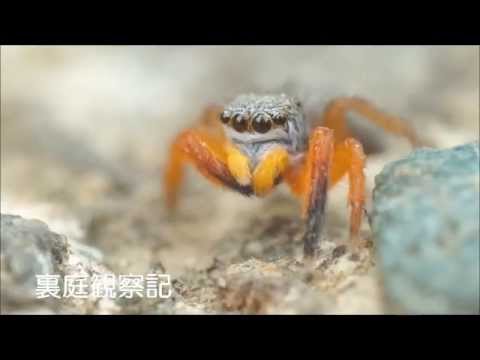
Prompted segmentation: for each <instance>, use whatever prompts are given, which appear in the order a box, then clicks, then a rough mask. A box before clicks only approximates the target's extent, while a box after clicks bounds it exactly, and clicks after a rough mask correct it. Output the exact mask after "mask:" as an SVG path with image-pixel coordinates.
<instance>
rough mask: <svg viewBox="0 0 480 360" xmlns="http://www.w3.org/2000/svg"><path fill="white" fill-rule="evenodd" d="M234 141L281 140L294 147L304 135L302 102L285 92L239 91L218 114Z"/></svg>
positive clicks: (246, 142)
mask: <svg viewBox="0 0 480 360" xmlns="http://www.w3.org/2000/svg"><path fill="white" fill-rule="evenodd" d="M220 121H221V122H222V123H223V124H224V128H225V132H226V134H227V136H228V137H229V138H230V139H231V140H232V141H233V142H235V143H239V144H252V143H266V142H269V143H272V142H278V143H284V144H290V145H293V146H294V147H297V143H298V142H299V141H300V140H301V139H300V138H301V137H302V136H303V135H304V132H305V131H304V128H305V125H304V115H303V109H302V104H301V103H300V102H299V101H298V100H297V99H296V98H293V97H289V96H287V95H284V94H281V95H255V94H248V95H240V96H238V97H236V98H235V99H234V100H233V101H232V102H230V103H229V104H227V105H226V106H225V108H224V111H223V112H222V113H221V114H220Z"/></svg>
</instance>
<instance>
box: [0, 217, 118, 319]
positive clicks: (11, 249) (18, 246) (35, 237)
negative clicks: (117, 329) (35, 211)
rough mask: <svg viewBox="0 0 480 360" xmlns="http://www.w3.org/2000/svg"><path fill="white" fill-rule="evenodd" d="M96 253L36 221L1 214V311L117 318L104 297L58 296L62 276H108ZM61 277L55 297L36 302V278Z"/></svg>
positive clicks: (62, 287)
mask: <svg viewBox="0 0 480 360" xmlns="http://www.w3.org/2000/svg"><path fill="white" fill-rule="evenodd" d="M101 259H102V254H101V252H100V251H99V250H97V249H95V248H92V247H89V246H85V245H83V244H79V243H76V242H72V241H70V240H69V239H67V237H65V236H64V235H60V234H56V233H54V232H52V231H50V230H49V228H48V226H47V225H46V224H45V223H43V222H41V221H39V220H30V219H24V218H22V217H20V216H16V215H6V214H1V260H2V261H1V265H2V267H1V279H2V281H1V290H2V292H1V301H2V311H5V312H8V313H18V312H22V310H25V308H29V309H30V310H29V311H30V312H37V313H51V312H53V313H81V314H85V313H97V314H98V313H116V312H118V311H119V307H118V306H117V305H116V304H115V303H114V302H113V301H112V300H111V299H108V298H95V297H93V296H89V297H88V298H75V297H65V298H64V297H62V294H63V293H64V282H63V280H64V279H65V276H71V277H76V276H81V275H83V276H92V275H94V274H97V275H101V274H110V272H109V271H108V269H107V268H105V267H104V266H103V265H101V264H100V263H99V261H101ZM42 275H59V281H58V283H57V284H56V285H55V287H56V286H58V288H59V290H58V294H57V296H58V297H53V296H48V297H38V293H37V290H38V282H37V276H42Z"/></svg>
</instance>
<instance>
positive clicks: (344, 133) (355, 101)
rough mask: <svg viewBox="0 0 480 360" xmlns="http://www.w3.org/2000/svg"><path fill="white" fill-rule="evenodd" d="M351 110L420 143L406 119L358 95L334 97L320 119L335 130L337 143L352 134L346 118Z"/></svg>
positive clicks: (322, 123)
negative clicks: (383, 109) (382, 109)
mask: <svg viewBox="0 0 480 360" xmlns="http://www.w3.org/2000/svg"><path fill="white" fill-rule="evenodd" d="M350 111H353V112H356V113H358V114H360V115H361V116H363V117H364V118H365V119H366V120H369V121H371V122H373V123H374V124H376V125H377V126H379V127H381V128H383V129H384V130H385V131H387V132H390V133H392V134H395V135H399V136H403V137H405V138H407V139H408V141H409V142H410V143H411V144H412V145H413V146H418V145H420V141H419V139H418V138H417V136H416V134H415V131H414V130H413V129H412V128H411V127H410V126H408V124H407V123H406V122H405V121H404V120H402V119H400V118H399V117H396V116H393V115H390V114H387V113H385V112H383V111H381V110H379V109H377V108H376V107H375V106H374V105H373V104H371V103H370V102H368V101H366V100H364V99H360V98H356V97H351V98H348V97H347V98H338V99H334V100H333V101H331V102H330V103H329V104H328V105H327V107H326V108H325V111H324V113H323V115H322V117H321V119H320V121H319V125H321V126H325V127H328V128H330V129H333V130H334V131H335V142H337V143H339V142H342V141H344V140H345V139H347V138H349V137H351V136H352V134H351V133H350V130H349V129H348V126H347V120H346V115H347V113H348V112H350Z"/></svg>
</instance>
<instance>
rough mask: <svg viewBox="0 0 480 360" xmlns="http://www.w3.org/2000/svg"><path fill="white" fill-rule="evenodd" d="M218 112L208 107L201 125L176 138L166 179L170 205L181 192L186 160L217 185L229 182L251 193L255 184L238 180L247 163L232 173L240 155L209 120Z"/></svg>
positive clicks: (230, 186) (229, 184)
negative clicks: (233, 163)
mask: <svg viewBox="0 0 480 360" xmlns="http://www.w3.org/2000/svg"><path fill="white" fill-rule="evenodd" d="M217 113H218V109H216V108H213V107H211V108H207V110H206V111H205V113H204V114H203V115H202V117H201V119H200V121H199V125H198V126H196V127H195V128H192V129H187V130H184V131H183V132H181V133H180V134H179V135H178V136H177V137H176V138H175V140H174V141H173V143H172V145H171V148H170V153H169V157H168V160H167V165H166V169H165V175H164V183H163V186H164V194H165V197H166V204H167V207H168V208H169V209H173V208H175V206H176V204H177V201H178V199H177V198H178V192H179V189H180V186H181V184H182V181H183V177H184V168H185V165H187V164H191V165H193V166H194V167H195V168H196V169H197V170H198V171H199V172H200V173H201V174H202V175H203V176H205V177H206V178H207V179H208V180H210V181H211V182H212V183H214V184H216V185H220V186H226V187H227V188H229V189H231V190H234V191H237V192H239V193H242V194H244V195H252V193H253V190H252V187H251V186H250V185H249V184H244V183H242V182H241V181H240V182H239V181H238V180H237V177H238V178H239V179H241V176H242V170H244V169H245V166H246V164H237V167H236V169H238V170H237V173H232V172H231V170H230V169H229V163H230V164H231V163H232V161H236V160H237V157H236V156H235V153H234V152H233V150H232V148H231V146H229V144H228V142H227V141H226V139H225V137H224V135H223V132H222V131H221V129H219V128H216V126H215V125H214V124H215V122H213V123H212V122H210V121H209V119H210V117H211V116H212V114H217ZM240 160H241V159H240ZM242 165H243V166H242Z"/></svg>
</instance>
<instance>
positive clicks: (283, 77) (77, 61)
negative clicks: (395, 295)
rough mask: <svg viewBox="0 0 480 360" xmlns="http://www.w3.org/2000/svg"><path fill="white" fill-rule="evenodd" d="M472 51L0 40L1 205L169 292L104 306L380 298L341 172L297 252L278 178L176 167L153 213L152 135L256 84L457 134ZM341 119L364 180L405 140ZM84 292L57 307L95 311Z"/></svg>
mask: <svg viewBox="0 0 480 360" xmlns="http://www.w3.org/2000/svg"><path fill="white" fill-rule="evenodd" d="M478 63H479V49H478V47H378V48H376V47H294V48H286V47H207V46H205V47H103V48H102V47H2V49H1V65H2V69H1V90H2V91H1V101H2V107H1V130H2V131H1V160H2V162H1V163H2V165H1V166H2V167H1V169H2V173H1V184H2V188H1V201H2V202H1V212H2V214H14V215H20V216H22V217H24V218H27V219H30V218H35V219H39V220H41V221H43V222H45V223H46V224H48V226H49V228H50V229H51V230H52V231H54V232H57V233H59V234H63V235H65V236H66V237H67V238H68V239H70V240H71V241H74V242H78V243H80V244H85V245H88V246H90V247H92V248H95V249H98V250H99V251H100V252H101V253H102V254H103V255H102V256H103V257H102V260H101V266H102V267H105V268H106V269H108V271H111V272H113V273H116V274H127V273H133V274H145V273H148V272H149V271H152V269H162V271H165V272H166V273H168V274H171V276H172V279H173V285H174V289H175V296H174V298H173V300H172V301H171V302H169V303H168V306H167V307H166V305H165V304H164V303H162V304H159V303H149V302H147V301H144V302H141V303H138V304H133V305H132V304H129V305H128V306H127V305H125V304H123V305H121V306H120V308H119V309H117V310H115V311H114V310H111V311H110V310H105V311H104V312H107V313H118V312H120V313H195V314H196V313H200V314H203V313H238V312H240V313H267V314H269V313H289V314H290V313H293V314H295V313H329V314H330V313H355V314H357V313H374V314H377V313H383V312H384V309H383V301H382V289H381V281H380V280H381V274H378V271H377V267H376V258H375V254H376V252H375V242H374V240H373V239H372V238H371V233H370V229H369V225H368V221H364V224H363V225H362V231H361V236H362V238H363V239H364V240H365V242H366V244H367V245H366V247H365V248H364V249H363V250H362V251H361V252H360V253H358V254H355V255H353V254H352V253H351V252H350V250H349V248H348V246H346V241H347V237H348V217H347V208H346V196H347V191H348V184H347V182H346V181H345V180H344V181H342V182H341V183H340V184H339V185H338V186H336V187H335V188H334V189H333V190H332V191H331V192H330V195H329V199H328V210H327V211H328V215H327V222H326V226H327V239H325V241H324V242H323V243H322V252H321V255H320V257H319V258H318V259H317V260H316V262H315V263H314V264H313V266H311V265H310V266H306V265H305V264H304V263H303V262H302V257H301V250H302V244H301V236H302V223H301V220H300V216H299V209H300V207H299V204H298V203H297V202H296V200H295V199H294V198H293V197H292V196H291V195H290V194H289V192H288V189H287V188H286V187H285V186H284V185H281V186H280V187H279V188H278V189H277V190H276V191H275V192H274V193H273V194H272V195H271V196H269V197H268V198H265V199H250V198H244V197H242V196H241V195H238V194H235V193H230V192H227V191H224V190H221V189H219V188H216V187H212V186H211V185H210V184H209V183H208V182H207V181H206V180H205V179H203V178H202V177H201V176H200V175H198V174H197V173H195V172H193V171H189V172H188V176H187V182H186V184H185V186H184V187H183V189H182V197H181V203H180V206H179V209H178V211H177V212H176V214H175V215H174V216H171V215H169V214H167V212H166V209H165V207H164V203H163V198H164V197H163V194H162V191H161V176H162V172H163V166H164V164H165V161H166V149H167V147H168V145H169V143H170V141H171V140H172V137H173V136H174V135H175V134H176V133H177V132H178V131H179V130H180V129H182V128H184V127H185V126H188V124H190V123H192V122H193V121H194V120H195V117H196V116H197V115H198V114H199V112H200V111H201V110H202V108H203V106H204V105H205V104H208V103H212V102H223V101H228V100H229V99H230V98H231V97H232V96H235V95H236V94H238V93H239V92H255V91H268V92H288V93H290V94H293V95H298V96H299V97H300V98H302V99H303V100H304V102H305V104H306V106H307V110H308V111H319V109H322V105H323V104H325V102H326V101H328V100H330V99H331V98H333V97H335V96H339V95H359V96H362V97H364V98H367V99H370V100H372V101H373V102H374V103H376V104H378V105H379V106H380V107H381V108H383V109H385V110H387V111H389V112H391V113H395V114H397V115H399V116H402V117H403V118H405V119H406V121H408V122H409V123H410V124H411V125H412V126H413V127H414V128H415V129H416V130H417V132H418V133H419V135H420V138H421V139H422V140H423V141H425V142H426V143H429V144H430V145H432V146H435V147H449V146H454V145H459V144H462V143H465V142H468V141H472V140H475V139H477V138H478V132H479V122H478V118H479V105H478V98H479V80H478V79H479V72H478V71H479V70H478ZM351 121H352V122H353V123H354V124H356V125H357V127H360V128H361V129H360V130H361V132H359V136H360V134H362V133H363V134H367V135H363V138H362V140H363V141H364V143H365V144H366V146H368V148H370V149H376V151H374V152H373V153H371V154H370V155H369V157H368V161H367V167H366V170H365V171H366V174H367V178H368V179H367V190H368V193H369V194H370V193H371V189H372V187H373V178H374V176H375V175H376V174H378V173H379V172H380V170H381V169H382V167H383V166H384V165H385V164H386V163H388V162H389V161H392V160H395V159H398V158H400V157H402V156H405V155H406V154H408V153H409V152H410V151H411V148H410V145H409V144H408V143H407V142H406V141H405V140H404V139H399V138H396V137H394V136H391V135H384V133H382V132H381V131H379V130H378V129H375V128H372V127H371V126H368V125H366V122H362V120H361V119H359V118H357V117H352V119H351ZM362 124H364V125H362ZM368 202H370V197H368ZM369 206H370V203H368V204H367V209H368V208H369ZM82 306H84V305H82V304H79V305H78V306H77V307H75V305H73V307H72V306H70V307H65V308H64V309H63V310H62V311H64V312H69V311H72V312H80V313H89V312H90V313H98V312H101V311H99V310H98V309H93V310H92V309H90V308H89V309H86V308H84V307H82ZM42 309H43V308H41V309H39V310H38V312H43V311H45V312H48V311H47V310H42ZM9 311H12V312H15V311H24V309H22V307H21V305H19V306H18V307H15V306H13V307H12V308H11V309H9ZM28 311H31V312H34V311H35V308H32V309H30V308H29V310H28ZM55 311H57V310H55Z"/></svg>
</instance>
